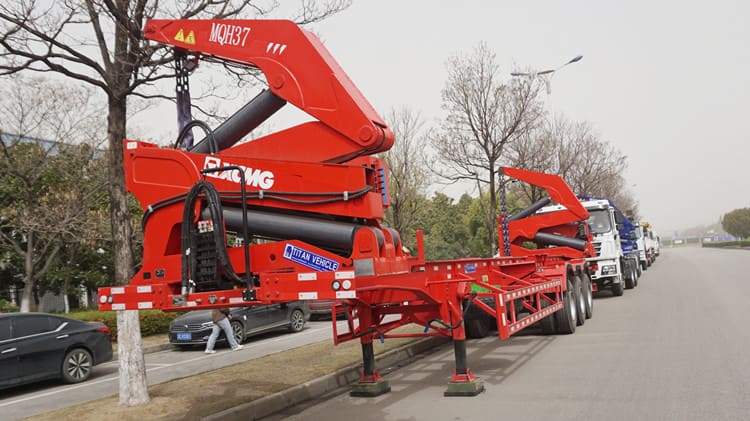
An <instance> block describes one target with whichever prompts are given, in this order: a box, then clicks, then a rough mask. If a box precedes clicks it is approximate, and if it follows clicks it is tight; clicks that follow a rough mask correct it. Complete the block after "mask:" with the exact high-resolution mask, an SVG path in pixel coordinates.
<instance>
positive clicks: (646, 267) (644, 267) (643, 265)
mask: <svg viewBox="0 0 750 421" xmlns="http://www.w3.org/2000/svg"><path fill="white" fill-rule="evenodd" d="M641 270H642V271H644V272H645V271H647V270H648V265H647V264H646V262H645V261H642V262H641Z"/></svg>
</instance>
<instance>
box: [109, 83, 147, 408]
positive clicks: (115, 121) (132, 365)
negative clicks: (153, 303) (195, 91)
mask: <svg viewBox="0 0 750 421" xmlns="http://www.w3.org/2000/svg"><path fill="white" fill-rule="evenodd" d="M126 111H127V108H126V100H125V97H124V96H122V97H117V96H115V95H110V97H109V118H108V121H107V123H108V133H107V135H108V138H109V139H108V140H109V154H108V155H109V194H110V204H111V221H112V242H113V252H114V253H113V254H114V264H115V283H116V284H117V285H127V284H128V282H130V278H131V277H132V276H133V270H132V263H133V250H132V248H131V238H132V235H131V234H132V230H131V227H130V209H129V208H128V196H127V193H126V192H125V169H124V168H123V155H122V140H123V139H125V120H126ZM117 354H118V358H119V361H120V401H119V403H120V405H124V406H133V405H143V404H146V403H148V402H149V395H148V383H147V381H146V364H145V360H144V358H143V348H142V346H141V326H140V321H139V319H138V311H136V310H129V311H118V312H117Z"/></svg>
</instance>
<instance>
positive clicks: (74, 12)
mask: <svg viewBox="0 0 750 421" xmlns="http://www.w3.org/2000/svg"><path fill="white" fill-rule="evenodd" d="M300 4H301V8H300V11H299V12H297V13H296V14H295V17H296V19H297V21H298V22H299V23H301V24H308V23H313V22H317V21H319V20H321V19H324V18H326V17H328V16H330V15H332V14H335V13H336V12H338V11H340V10H342V9H344V8H346V7H347V6H348V4H349V2H348V1H346V0H332V1H327V2H321V4H318V3H316V2H315V1H313V0H304V1H302V2H301V3H300ZM277 7H278V3H277V2H275V1H273V0H268V1H263V0H258V1H250V0H216V1H186V2H174V3H170V4H169V5H167V4H165V3H161V2H159V1H157V0H66V1H58V2H50V3H46V2H45V3H44V4H40V3H37V2H36V1H35V0H15V1H10V2H3V3H2V4H0V75H2V74H12V73H17V72H21V71H34V72H56V73H59V74H62V75H64V76H66V77H69V78H71V79H74V80H76V81H79V82H81V83H85V84H88V85H91V86H94V87H96V88H99V89H101V91H102V92H103V93H104V94H105V95H106V97H107V138H108V145H109V153H108V160H109V162H108V163H109V187H110V188H109V194H110V203H111V221H112V240H113V248H114V266H115V282H116V283H118V284H124V283H127V282H128V281H129V280H130V278H131V276H132V275H133V252H132V247H131V239H132V229H131V226H130V224H129V221H130V211H129V209H128V198H127V195H126V192H125V180H124V170H123V154H122V147H121V142H122V139H124V138H125V137H126V116H127V105H128V98H129V97H131V96H140V97H144V98H167V96H165V95H163V94H160V93H155V92H153V91H151V90H150V89H149V88H151V87H152V86H153V85H154V84H155V83H156V82H157V81H159V80H163V79H168V78H172V77H174V70H173V69H170V68H169V66H167V64H168V63H171V62H173V59H174V56H173V53H172V51H171V49H170V48H167V47H166V46H163V45H155V44H153V43H149V42H148V41H147V40H145V39H144V38H143V36H142V29H143V26H144V24H145V21H146V20H147V19H149V18H152V17H154V16H156V15H157V14H159V15H160V16H163V17H180V18H213V19H217V18H235V17H248V16H250V17H258V16H261V17H262V16H266V15H268V14H269V13H271V12H272V11H273V10H275V9H276V8H277ZM117 325H118V343H119V348H118V352H119V355H120V358H119V360H120V404H121V405H138V404H144V403H146V402H148V400H149V396H148V389H147V383H146V376H145V363H144V359H143V353H142V349H141V334H140V325H139V322H138V312H137V311H119V312H117Z"/></svg>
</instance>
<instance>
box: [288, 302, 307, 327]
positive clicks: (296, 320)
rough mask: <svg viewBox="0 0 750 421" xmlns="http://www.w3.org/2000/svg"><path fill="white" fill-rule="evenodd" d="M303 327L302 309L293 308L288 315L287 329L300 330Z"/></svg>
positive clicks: (303, 316) (303, 315)
mask: <svg viewBox="0 0 750 421" xmlns="http://www.w3.org/2000/svg"><path fill="white" fill-rule="evenodd" d="M304 328H305V313H303V312H302V310H300V309H298V308H295V309H294V310H293V311H292V313H291V314H290V315H289V331H290V332H294V333H296V332H300V331H302V329H304Z"/></svg>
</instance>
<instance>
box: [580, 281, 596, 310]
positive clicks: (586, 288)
mask: <svg viewBox="0 0 750 421" xmlns="http://www.w3.org/2000/svg"><path fill="white" fill-rule="evenodd" d="M581 279H582V280H583V282H582V283H581V290H582V291H583V298H584V302H585V303H586V308H585V311H584V312H583V314H584V316H585V317H586V318H587V319H590V318H591V317H593V316H594V293H593V292H592V291H591V278H589V275H588V274H587V273H585V272H584V273H582V274H581Z"/></svg>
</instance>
